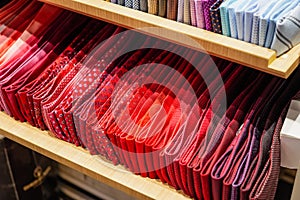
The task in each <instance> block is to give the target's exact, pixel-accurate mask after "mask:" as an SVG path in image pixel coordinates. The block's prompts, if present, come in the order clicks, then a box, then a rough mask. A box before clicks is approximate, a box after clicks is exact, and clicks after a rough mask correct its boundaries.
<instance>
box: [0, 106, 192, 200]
mask: <svg viewBox="0 0 300 200" xmlns="http://www.w3.org/2000/svg"><path fill="white" fill-rule="evenodd" d="M0 135H3V136H5V137H7V138H9V139H11V140H13V141H15V142H17V143H19V144H21V145H24V146H26V147H28V148H30V149H32V150H33V151H36V152H38V153H41V154H42V155H45V156H47V157H49V158H51V159H53V160H55V161H57V162H59V163H61V164H64V165H66V166H68V167H70V168H73V169H75V170H77V171H79V172H81V173H83V174H85V175H87V176H90V177H93V178H94V179H96V180H98V181H100V182H102V183H105V184H107V185H109V186H111V187H114V188H116V189H118V190H121V191H123V192H125V193H127V194H128V195H130V196H132V197H134V198H137V199H190V198H189V197H187V196H185V195H184V194H183V193H182V192H181V191H176V190H175V189H173V188H171V187H170V186H168V185H167V184H163V183H161V182H160V181H159V180H153V179H149V178H143V177H140V176H137V175H135V174H132V173H131V172H129V171H127V170H126V169H125V168H124V167H122V166H114V165H112V164H110V163H108V162H106V161H104V160H102V159H101V158H99V157H98V156H92V155H90V154H89V153H88V152H87V151H85V150H84V149H83V148H81V147H76V146H74V145H72V144H69V143H67V142H64V141H62V140H59V139H57V138H54V137H51V136H50V135H49V133H48V132H47V131H41V130H39V129H37V128H35V127H32V126H31V125H29V124H27V123H21V122H19V121H16V120H14V119H13V118H11V117H9V116H8V115H6V114H5V113H3V112H0Z"/></svg>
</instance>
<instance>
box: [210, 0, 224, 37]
mask: <svg viewBox="0 0 300 200" xmlns="http://www.w3.org/2000/svg"><path fill="white" fill-rule="evenodd" d="M222 3H223V0H218V1H216V2H215V3H214V4H213V5H212V6H211V7H210V18H211V24H212V31H213V32H215V33H219V34H222V26H221V15H220V6H221V4H222Z"/></svg>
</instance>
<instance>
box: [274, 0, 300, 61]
mask: <svg viewBox="0 0 300 200" xmlns="http://www.w3.org/2000/svg"><path fill="white" fill-rule="evenodd" d="M299 43H300V4H298V5H297V6H296V7H295V8H294V9H293V10H292V11H291V12H290V14H288V15H286V16H284V17H283V18H281V19H280V20H279V21H278V22H277V24H276V30H275V35H274V38H273V41H272V45H271V49H274V50H275V51H276V53H277V56H280V55H282V54H283V53H285V52H287V51H288V50H289V49H290V48H292V47H294V46H295V45H297V44H299Z"/></svg>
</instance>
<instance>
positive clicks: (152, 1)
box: [148, 0, 158, 15]
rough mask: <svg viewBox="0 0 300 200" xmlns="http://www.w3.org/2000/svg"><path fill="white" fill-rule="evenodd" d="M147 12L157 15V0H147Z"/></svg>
mask: <svg viewBox="0 0 300 200" xmlns="http://www.w3.org/2000/svg"><path fill="white" fill-rule="evenodd" d="M148 13H150V14H153V15H158V0H148Z"/></svg>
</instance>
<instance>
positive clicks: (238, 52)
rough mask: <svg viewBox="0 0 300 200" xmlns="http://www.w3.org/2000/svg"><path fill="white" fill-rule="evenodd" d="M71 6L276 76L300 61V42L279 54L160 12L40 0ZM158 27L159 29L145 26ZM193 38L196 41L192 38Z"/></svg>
mask: <svg viewBox="0 0 300 200" xmlns="http://www.w3.org/2000/svg"><path fill="white" fill-rule="evenodd" d="M40 1H42V2H45V3H48V4H52V5H55V6H58V7H61V8H64V9H67V10H71V11H74V12H77V13H81V14H84V15H87V16H90V17H93V18H96V19H100V20H103V21H106V22H109V23H112V24H116V25H119V26H122V27H125V28H129V29H138V30H139V31H140V32H143V33H146V34H149V35H153V36H156V37H159V38H162V39H165V40H168V41H171V42H175V43H178V44H181V45H185V46H188V47H191V48H194V49H198V50H203V49H204V50H205V51H206V52H208V53H209V54H211V55H214V56H217V57H220V58H223V59H226V60H230V61H233V62H236V63H239V64H242V65H245V66H248V67H251V68H254V69H257V70H260V71H263V72H266V73H269V74H272V75H275V76H279V77H282V78H288V77H289V75H290V74H291V73H292V72H293V71H294V70H295V68H296V67H297V66H298V64H299V63H300V58H299V57H300V44H299V45H297V46H295V47H294V48H293V49H291V50H290V51H289V52H288V53H286V54H284V55H282V56H281V57H279V58H276V53H275V51H273V50H271V49H267V48H264V47H260V46H257V45H254V44H251V43H247V42H243V41H240V40H237V39H233V38H229V37H226V36H223V35H220V34H216V33H212V32H209V31H206V30H202V29H199V28H196V27H193V26H190V25H187V24H183V23H179V22H176V21H172V20H169V19H165V18H162V17H159V16H155V15H151V14H148V13H144V12H141V11H137V10H133V9H130V8H126V7H124V6H120V5H116V4H113V3H110V2H106V1H101V0H40ZM145 27H156V28H159V29H153V28H145ZM191 39H193V41H196V42H191Z"/></svg>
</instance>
